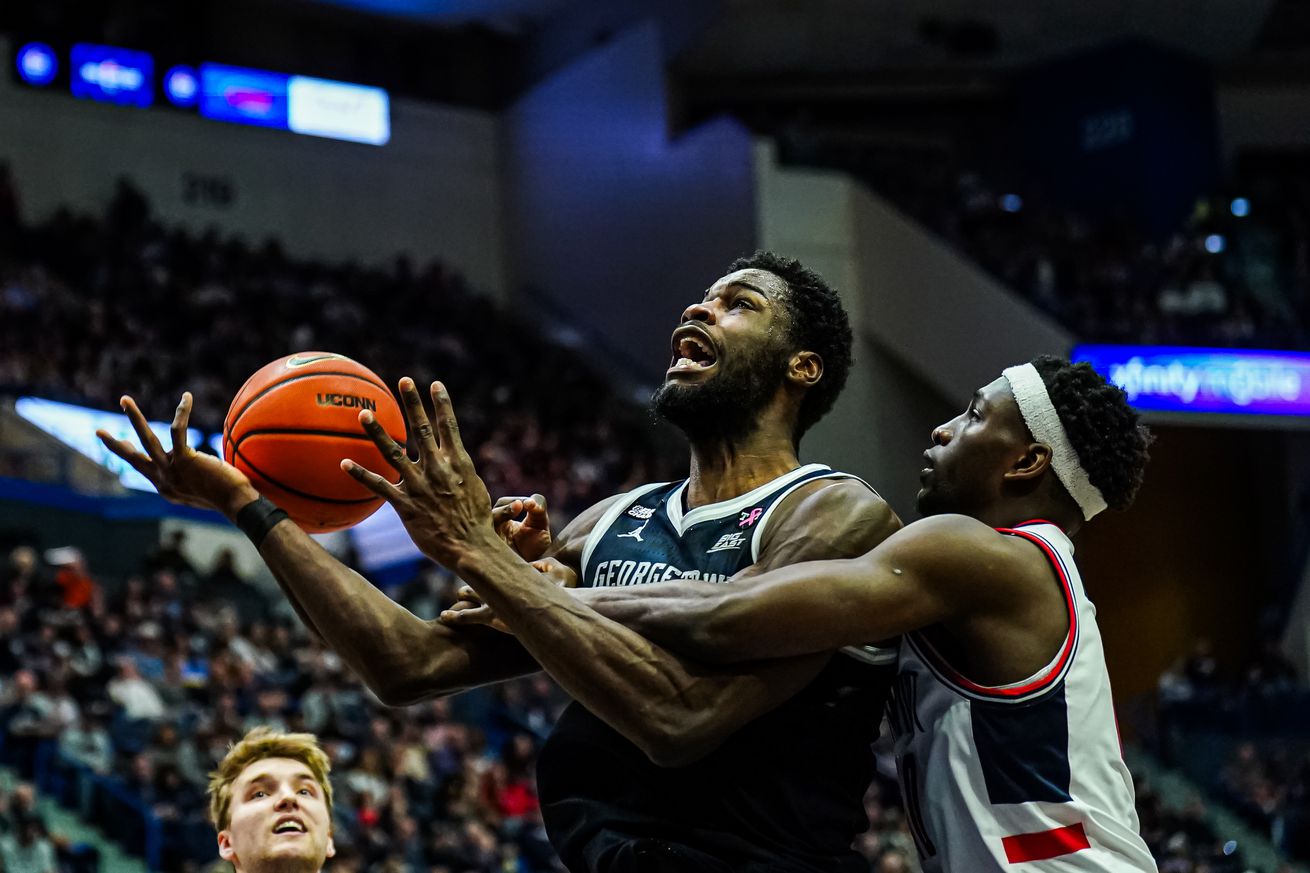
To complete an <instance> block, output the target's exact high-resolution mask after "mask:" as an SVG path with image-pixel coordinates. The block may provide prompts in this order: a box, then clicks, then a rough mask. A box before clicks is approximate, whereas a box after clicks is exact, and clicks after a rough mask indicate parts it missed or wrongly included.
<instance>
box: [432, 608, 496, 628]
mask: <svg viewBox="0 0 1310 873" xmlns="http://www.w3.org/2000/svg"><path fill="white" fill-rule="evenodd" d="M440 618H441V623H442V624H448V625H473V624H480V625H488V624H492V623H493V622H495V620H496V613H495V612H494V611H493V610H492V608H491V607H490V606H483V605H482V604H481V603H456V604H455V605H454V606H452V607H451V608H450V609H445V610H442V612H441V616H440Z"/></svg>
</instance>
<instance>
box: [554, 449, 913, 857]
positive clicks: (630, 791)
mask: <svg viewBox="0 0 1310 873" xmlns="http://www.w3.org/2000/svg"><path fill="white" fill-rule="evenodd" d="M836 478H854V477H851V476H848V475H847V474H845V473H837V472H834V471H833V470H830V469H829V468H827V467H824V466H821V465H818V464H811V465H809V466H805V467H801V468H799V469H796V470H793V471H791V472H790V473H787V474H785V475H783V476H780V477H778V478H777V479H774V480H773V481H771V482H768V483H766V484H765V485H762V486H760V487H759V488H756V489H754V490H753V491H750V492H748V493H746V494H743V495H742V496H740V497H737V498H734V499H732V500H727V501H723V502H720V503H715V504H711V505H709V506H699V507H696V508H695V509H691V510H687V509H686V508H685V507H684V499H683V495H684V493H685V491H686V488H687V483H686V482H685V481H684V482H678V483H672V484H669V483H663V484H658V483H657V484H652V485H644V486H642V487H640V488H637V489H635V490H634V491H631V492H629V493H628V494H626V495H624V496H623V497H620V498H619V499H618V500H617V501H616V502H615V503H614V504H613V505H612V506H611V507H610V508H609V510H608V511H607V512H606V514H605V515H604V516H602V518H601V520H600V521H599V522H598V523H597V524H596V527H595V528H594V529H593V531H592V533H591V536H590V537H589V538H588V540H587V542H586V544H585V546H584V549H583V556H582V564H581V570H582V577H581V579H582V581H581V584H582V585H584V586H586V587H593V586H615V585H642V584H646V583H651V582H662V581H669V580H674V579H680V580H681V579H692V580H700V581H702V582H705V583H706V584H712V583H722V582H726V581H727V580H728V579H729V578H731V577H732V576H733V575H734V574H736V573H738V572H740V571H741V570H743V569H745V568H746V567H748V566H750V565H751V564H753V563H755V561H756V560H757V559H758V557H759V553H760V546H761V543H762V541H763V540H764V537H765V535H766V533H767V532H768V530H769V527H770V524H771V522H772V520H773V516H774V511H775V510H776V509H777V507H778V505H779V504H780V503H781V502H782V501H783V499H784V498H785V497H786V496H787V495H788V494H791V493H792V492H793V491H794V490H795V489H797V488H799V487H801V486H802V485H804V484H806V483H808V482H813V481H815V480H817V479H836ZM833 523H834V524H840V523H841V522H840V521H839V520H837V519H834V521H833ZM894 664H895V652H891V651H886V650H878V649H874V648H871V647H859V648H855V649H850V650H847V651H846V652H845V653H844V654H842V655H838V656H836V657H834V658H833V659H832V661H831V662H830V663H829V664H828V666H827V667H825V668H824V670H823V671H822V672H821V673H820V674H819V675H818V676H817V677H816V678H815V679H814V681H813V682H812V683H811V684H810V685H809V686H807V687H806V688H805V689H803V690H802V691H800V692H799V693H798V694H797V695H796V696H795V697H793V698H792V699H790V700H788V701H787V702H785V703H783V704H782V705H781V706H779V707H778V708H777V709H775V710H773V711H771V712H769V713H766V714H765V715H762V716H760V717H759V718H757V719H756V720H755V721H753V722H751V723H750V724H748V725H746V726H745V727H744V728H742V729H741V730H739V731H738V732H737V733H735V734H733V735H732V736H731V737H729V738H728V740H727V741H726V742H725V743H724V744H723V745H722V746H721V747H720V748H719V749H717V750H716V751H714V752H712V753H711V754H709V755H708V756H706V757H705V758H703V759H701V760H699V761H697V762H695V763H693V764H691V765H689V766H686V767H676V768H664V767H658V766H656V765H654V764H653V763H651V761H650V759H648V758H647V757H646V756H645V754H643V753H642V752H641V751H640V750H639V749H638V748H637V747H636V746H634V745H633V744H632V743H630V742H629V741H628V740H627V739H625V738H624V737H623V736H621V735H620V734H619V733H618V732H616V731H614V730H613V729H612V728H610V727H609V726H608V725H606V724H605V723H604V722H602V721H601V720H600V719H598V718H596V717H595V716H594V715H592V714H591V712H589V711H588V710H587V709H586V708H584V707H583V706H581V705H580V704H577V703H573V704H571V705H570V706H569V707H568V709H567V710H565V712H564V714H563V716H562V717H561V718H560V720H559V723H558V724H557V725H556V727H555V731H554V733H553V734H552V735H551V737H550V739H549V740H547V742H546V744H545V746H544V747H543V748H542V751H541V757H540V760H539V763H538V788H539V791H540V797H541V805H542V815H543V818H544V819H545V823H546V828H547V830H548V832H549V834H550V838H551V842H552V843H553V844H554V846H555V848H556V850H557V851H558V852H559V854H560V858H561V859H562V860H563V861H564V863H565V864H566V865H567V866H568V868H569V869H570V870H572V871H575V873H583V871H597V870H600V871H603V870H606V869H607V868H608V867H609V865H611V864H613V863H615V862H614V859H615V858H617V857H619V856H620V855H621V853H622V852H623V851H624V847H625V846H626V845H629V844H631V843H632V842H633V841H634V840H639V839H642V838H648V839H655V840H660V841H664V842H668V843H673V844H675V845H682V846H686V847H688V848H690V849H693V850H695V851H697V852H702V853H706V854H709V855H711V856H713V857H714V858H716V859H718V860H719V861H723V862H725V863H727V864H731V865H732V866H733V867H735V868H737V869H738V870H740V871H765V870H770V871H812V873H820V871H831V873H835V871H845V870H851V871H855V870H861V869H863V870H867V869H868V865H867V862H862V861H861V859H860V858H859V856H858V855H856V854H855V853H854V852H853V851H852V850H851V843H852V841H853V840H854V838H855V836H856V835H857V834H859V833H861V832H863V831H864V830H865V829H866V828H867V827H868V819H867V817H866V815H865V812H864V804H863V797H864V792H865V790H866V788H867V787H868V784H869V782H870V781H871V779H872V776H873V756H872V753H871V752H870V749H869V746H870V744H871V743H872V742H873V741H874V740H875V739H876V738H877V735H878V726H879V722H880V720H881V714H882V708H883V705H884V703H885V701H886V696H887V692H888V688H889V685H890V683H891V680H892V676H893V672H894Z"/></svg>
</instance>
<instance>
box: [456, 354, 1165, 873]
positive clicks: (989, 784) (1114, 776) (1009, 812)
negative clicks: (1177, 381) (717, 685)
mask: <svg viewBox="0 0 1310 873" xmlns="http://www.w3.org/2000/svg"><path fill="white" fill-rule="evenodd" d="M932 442H933V445H932V448H930V449H929V450H928V451H926V452H925V453H924V466H923V470H922V473H921V477H922V482H923V487H922V489H921V490H920V491H919V494H918V505H919V509H920V511H921V512H922V513H923V514H924V515H926V516H929V517H928V518H925V519H924V520H922V521H919V522H916V523H914V524H911V525H909V526H908V527H906V528H905V529H903V530H901V531H900V532H898V533H896V534H895V535H893V536H892V537H890V538H889V539H888V540H886V541H885V542H884V543H883V544H882V545H880V546H878V547H877V548H876V549H874V550H873V551H871V552H869V553H868V554H866V555H863V556H861V557H858V558H855V559H852V560H843V561H824V562H816V563H805V564H796V565H793V566H790V567H787V568H785V569H782V570H778V571H775V572H770V573H765V574H762V575H759V576H756V577H755V578H753V579H750V580H743V581H742V582H741V583H739V584H734V585H727V586H696V585H687V584H685V583H668V584H656V585H651V586H648V587H647V588H645V589H644V590H642V591H641V592H640V593H641V596H640V597H631V596H628V592H625V591H624V590H623V589H603V590H600V591H596V592H587V591H581V592H578V593H577V597H579V598H581V599H583V600H585V601H587V602H590V603H591V604H592V605H593V606H595V607H596V608H597V609H598V610H599V611H600V612H601V613H603V614H604V615H606V616H609V617H610V618H611V619H616V620H618V621H621V622H623V623H625V624H627V625H630V626H632V627H634V628H636V629H638V630H640V631H641V633H642V634H644V635H646V636H648V637H649V638H651V639H653V640H656V641H658V642H660V643H663V644H664V645H667V646H668V647H669V648H671V649H673V650H674V651H678V652H682V653H684V654H687V655H689V656H693V657H696V658H699V659H703V660H705V661H707V662H719V663H734V662H736V661H739V660H747V659H751V658H761V657H770V656H776V657H785V656H794V655H798V654H803V653H806V652H816V651H829V650H832V649H835V648H837V647H840V646H843V645H847V644H850V643H854V642H856V641H859V640H868V639H884V638H888V637H893V636H897V635H903V637H902V640H903V641H902V646H901V653H900V665H899V675H898V678H897V685H896V694H895V703H894V706H893V707H892V723H893V727H894V729H895V732H896V735H897V757H898V764H899V770H900V780H901V788H902V793H903V796H904V800H905V807H906V815H907V819H908V821H909V823H910V826H911V831H912V833H913V835H914V838H915V842H916V843H917V845H918V849H919V854H920V856H921V858H922V860H923V869H924V870H925V871H926V873H937V871H988V870H997V871H999V870H1008V869H1012V868H1011V866H1010V865H1014V864H1022V865H1023V866H1022V868H1021V869H1024V870H1041V871H1107V873H1118V871H1125V873H1126V871H1154V870H1155V869H1156V868H1155V863H1154V861H1153V860H1152V858H1151V855H1150V853H1149V852H1148V851H1147V848H1146V845H1145V844H1144V843H1143V841H1142V839H1141V838H1140V836H1138V822H1137V815H1136V812H1135V810H1134V806H1133V787H1132V781H1131V777H1130V775H1129V773H1128V770H1127V768H1126V767H1125V766H1124V764H1123V760H1122V757H1121V754H1120V748H1119V740H1118V732H1117V728H1116V725H1115V718H1114V710H1113V704H1112V700H1111V696H1110V682H1109V677H1108V676H1107V674H1106V668H1105V656H1104V653H1103V650H1102V647H1101V637H1100V633H1099V631H1098V630H1097V626H1096V616H1095V609H1094V607H1093V606H1092V604H1091V602H1090V601H1089V600H1088V599H1087V595H1086V593H1085V591H1084V589H1083V582H1082V578H1081V576H1080V574H1079V572H1078V567H1077V565H1076V564H1075V563H1074V560H1073V544H1072V542H1071V541H1070V536H1071V535H1072V534H1074V533H1075V532H1076V531H1077V530H1078V528H1079V527H1081V525H1082V524H1083V522H1084V521H1087V520H1090V519H1091V518H1092V517H1093V516H1095V515H1096V514H1097V513H1099V512H1101V511H1102V510H1103V509H1105V508H1106V507H1107V506H1109V507H1112V508H1114V509H1125V508H1127V507H1128V506H1129V505H1130V504H1131V503H1132V501H1133V498H1134V497H1135V495H1136V492H1137V489H1138V486H1139V485H1140V484H1141V480H1142V472H1143V469H1144V467H1145V465H1146V460H1147V446H1148V444H1149V435H1148V434H1147V433H1146V430H1145V428H1143V427H1141V426H1140V425H1139V424H1138V423H1137V416H1136V413H1134V412H1133V410H1132V409H1131V408H1130V407H1129V406H1128V404H1127V402H1126V400H1125V397H1124V394H1123V392H1122V391H1120V390H1119V389H1118V388H1116V387H1114V386H1112V385H1109V384H1107V383H1106V382H1105V381H1104V380H1103V379H1102V378H1101V377H1100V376H1099V375H1097V374H1096V372H1095V371H1094V370H1092V368H1091V367H1090V366H1088V365H1086V364H1077V365H1071V364H1070V363H1069V362H1067V361H1062V360H1058V359H1055V358H1050V357H1040V358H1037V359H1035V360H1034V361H1033V362H1032V363H1030V364H1024V365H1022V366H1018V367H1011V368H1009V369H1007V370H1006V371H1005V372H1004V374H1003V375H1002V376H1001V377H1000V378H998V379H996V380H995V381H994V382H992V383H990V384H989V385H986V386H985V387H983V388H981V389H980V390H979V391H978V392H977V393H975V395H974V397H973V400H972V401H971V402H970V404H969V407H968V409H967V410H965V412H964V413H963V414H961V415H960V416H958V417H956V418H955V419H953V420H951V421H949V422H947V423H945V424H943V425H941V426H940V427H938V428H937V429H936V430H934V431H933V434H932ZM452 504H453V502H452ZM452 511H453V508H452ZM471 539H472V538H471ZM482 539H483V540H485V537H483V538H482ZM474 541H475V540H474ZM501 551H503V550H502V549H499V548H497V547H487V546H481V547H480V553H479V552H478V551H476V550H475V551H473V552H470V551H469V550H468V549H467V548H460V547H458V546H457V545H451V546H448V547H447V552H448V554H446V556H445V559H446V560H450V561H453V562H455V565H456V566H458V567H459V568H460V573H461V575H462V576H463V577H464V578H465V579H466V580H468V581H469V582H470V584H472V585H473V586H474V588H475V589H477V591H478V592H479V593H480V594H481V595H482V596H483V599H484V600H486V601H487V603H488V604H489V605H490V606H491V607H492V608H494V609H495V610H496V612H497V613H499V615H500V617H501V619H503V620H504V621H505V623H506V624H507V625H509V627H510V628H511V629H512V630H514V631H515V632H516V633H518V634H520V636H521V635H522V634H523V633H524V632H525V630H526V629H527V628H528V626H529V625H530V624H532V622H534V621H542V620H541V619H538V618H536V617H535V616H539V615H542V612H541V610H542V608H543V607H544V606H546V605H553V604H555V603H557V602H559V601H560V600H561V598H569V597H573V596H574V595H571V594H568V593H566V592H564V591H562V590H561V589H557V588H556V587H555V586H553V585H543V584H541V582H540V581H539V580H534V579H532V578H531V573H530V572H524V571H522V570H519V571H517V572H510V571H508V570H506V569H503V567H502V565H505V564H506V562H505V561H504V560H503V558H499V557H498V556H499V554H500V552H501ZM484 568H487V569H490V572H484ZM534 583H535V584H534ZM597 597H598V598H600V599H599V600H598V599H597ZM582 609H583V607H581V606H580V605H578V604H575V605H574V606H573V607H572V612H571V615H578V614H579V611H580V610H582ZM561 612H562V611H561ZM558 614H559V613H550V614H548V615H545V616H544V621H542V623H544V624H550V623H553V622H555V621H556V620H557V618H556V615H558ZM459 615H463V614H462V613H461V614H459ZM485 619H486V615H485V613H484V614H483V616H482V620H485ZM459 620H465V621H468V620H478V616H477V614H476V613H475V614H472V615H465V617H464V618H463V619H459ZM577 620H579V621H590V622H591V623H592V624H593V625H595V626H597V627H600V628H603V627H606V626H608V625H609V624H610V623H611V622H610V620H609V619H606V618H601V617H600V616H598V615H596V614H595V613H591V614H590V615H583V616H582V617H581V618H579V619H577Z"/></svg>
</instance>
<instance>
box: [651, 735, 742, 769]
mask: <svg viewBox="0 0 1310 873" xmlns="http://www.w3.org/2000/svg"><path fill="white" fill-rule="evenodd" d="M722 742H723V738H722V737H716V736H713V735H710V734H707V733H705V732H703V731H695V730H692V731H688V730H679V731H667V732H666V731H661V732H658V733H657V734H653V735H652V736H649V737H647V738H646V739H645V740H644V741H643V742H642V743H641V750H642V752H644V753H645V755H646V757H647V758H649V759H650V761H651V763H652V764H654V765H655V766H657V767H667V768H673V767H686V766H689V765H691V764H694V763H696V762H697V761H699V760H700V759H701V758H704V757H705V756H706V755H708V754H709V753H710V752H712V751H714V750H715V749H717V748H718V747H719V746H720V745H721V744H722Z"/></svg>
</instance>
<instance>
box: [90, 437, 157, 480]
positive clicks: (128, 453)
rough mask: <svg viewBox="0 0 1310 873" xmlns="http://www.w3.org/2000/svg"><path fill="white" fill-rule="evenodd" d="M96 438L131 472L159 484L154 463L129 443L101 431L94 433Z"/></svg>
mask: <svg viewBox="0 0 1310 873" xmlns="http://www.w3.org/2000/svg"><path fill="white" fill-rule="evenodd" d="M96 436H98V437H99V438H100V442H102V443H104V444H105V448H107V449H109V451H111V452H113V453H114V454H115V455H117V456H118V457H120V458H122V459H123V460H124V461H126V462H127V463H128V464H129V465H130V466H131V467H132V469H133V470H136V471H137V472H138V473H140V474H141V475H142V476H145V477H146V478H147V479H149V480H150V481H151V482H152V483H154V484H155V485H158V484H159V481H158V479H157V478H156V475H157V474H156V471H155V465H154V463H153V462H151V460H150V459H149V458H147V457H146V456H145V455H143V454H141V453H140V452H138V451H137V450H136V449H134V448H133V447H132V444H131V443H128V442H125V441H123V440H116V439H114V438H113V437H111V436H110V435H109V434H108V433H106V432H105V431H103V430H98V431H96Z"/></svg>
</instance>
